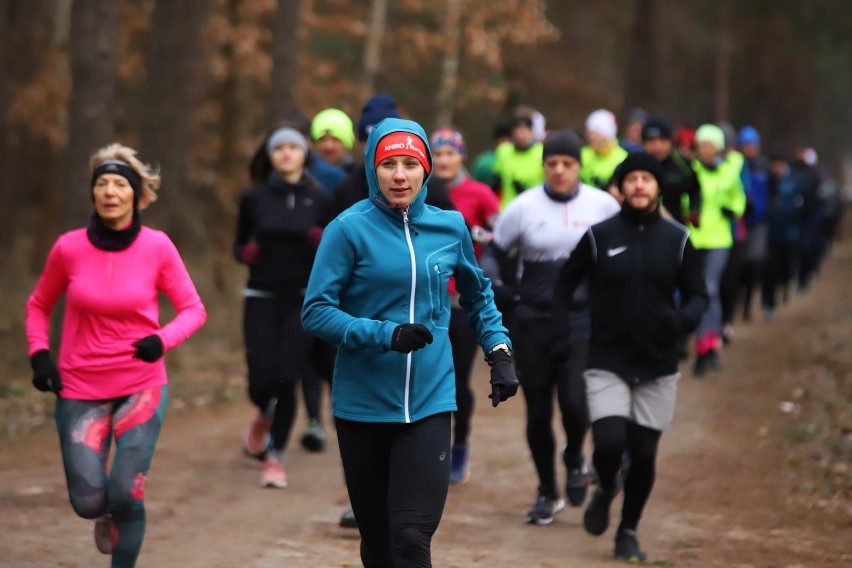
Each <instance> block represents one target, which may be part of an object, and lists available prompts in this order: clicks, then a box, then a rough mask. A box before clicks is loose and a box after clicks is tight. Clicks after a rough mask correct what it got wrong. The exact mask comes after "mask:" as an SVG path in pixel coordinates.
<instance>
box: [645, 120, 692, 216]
mask: <svg viewBox="0 0 852 568" xmlns="http://www.w3.org/2000/svg"><path fill="white" fill-rule="evenodd" d="M642 141H643V143H644V150H645V151H646V152H648V153H650V154H652V155H653V156H654V157H655V158H657V160H659V161H660V164H661V167H662V169H663V177H662V181H663V186H662V204H663V207H664V208H665V210H666V212H668V214H669V215H671V217H672V219H674V220H675V221H677V222H678V223H681V224H683V223H686V222H687V219H688V220H689V222H690V223H692V224H693V225H698V224H699V218H700V216H701V186H699V185H698V178H697V177H696V176H695V172H694V171H693V169H692V167H691V166H690V165H689V161H688V160H687V159H686V158H685V157H683V156H682V155H681V154H680V152H679V151H678V150H676V149H675V148H674V147H673V145H672V127H671V126H670V125H669V123H668V122H667V121H666V120H665V119H664V118H651V119H649V120H648V121H647V122H646V123H645V126H644V127H643V128H642ZM684 203H688V205H687V206H684Z"/></svg>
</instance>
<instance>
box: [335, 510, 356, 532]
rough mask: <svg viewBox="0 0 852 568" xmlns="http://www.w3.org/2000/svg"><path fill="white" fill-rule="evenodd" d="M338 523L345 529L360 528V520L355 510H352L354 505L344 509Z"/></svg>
mask: <svg viewBox="0 0 852 568" xmlns="http://www.w3.org/2000/svg"><path fill="white" fill-rule="evenodd" d="M338 524H339V525H340V526H341V527H343V528H345V529H357V528H358V521H357V520H356V519H355V511H353V510H352V507H349V508H348V509H346V510H345V511H343V514H342V515H340V522H339V523H338Z"/></svg>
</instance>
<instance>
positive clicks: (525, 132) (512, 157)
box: [491, 107, 543, 208]
mask: <svg viewBox="0 0 852 568" xmlns="http://www.w3.org/2000/svg"><path fill="white" fill-rule="evenodd" d="M542 180H543V178H542V174H541V142H539V141H537V140H536V139H535V131H534V130H533V114H532V109H530V108H529V107H520V108H519V109H518V110H517V111H516V113H515V118H514V122H513V123H512V138H511V141H510V142H504V143H503V144H501V145H500V146H498V147H497V158H496V159H495V161H494V177H493V178H492V181H491V189H493V190H494V191H495V192H496V193H497V194H498V195H499V196H500V206H501V207H502V208H505V207H506V205H508V204H509V202H510V201H512V200H513V199H514V198H515V197H516V196H517V195H519V194H521V193H523V192H524V191H526V190H527V189H529V188H531V187H535V186H537V185H539V184H541V182H542Z"/></svg>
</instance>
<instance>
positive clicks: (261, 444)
mask: <svg viewBox="0 0 852 568" xmlns="http://www.w3.org/2000/svg"><path fill="white" fill-rule="evenodd" d="M270 428H272V418H270V417H268V416H266V415H265V414H264V413H262V412H258V413H257V416H255V417H254V419H253V420H252V421H251V423H250V424H249V427H248V431H247V432H246V438H245V441H244V442H243V453H244V454H245V455H247V456H248V457H250V458H254V459H256V460H262V459H264V458H265V457H266V448H267V447H268V445H269V429H270Z"/></svg>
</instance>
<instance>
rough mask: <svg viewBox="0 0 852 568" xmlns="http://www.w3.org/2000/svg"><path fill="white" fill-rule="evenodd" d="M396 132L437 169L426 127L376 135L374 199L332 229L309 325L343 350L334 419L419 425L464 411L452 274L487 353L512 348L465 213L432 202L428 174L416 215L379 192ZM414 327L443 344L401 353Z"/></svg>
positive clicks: (319, 265)
mask: <svg viewBox="0 0 852 568" xmlns="http://www.w3.org/2000/svg"><path fill="white" fill-rule="evenodd" d="M391 132H408V133H410V134H412V135H414V136H418V137H419V138H421V139H422V141H423V144H424V145H425V147H426V149H427V154H428V159H429V163H430V166H431V163H432V152H431V150H430V149H429V142H428V137H427V136H426V133H425V132H424V131H423V129H422V128H421V127H420V125H419V124H417V123H416V122H412V121H410V120H402V119H398V118H388V119H385V120H383V121H381V122H380V123H379V124H377V125H376V126H375V127H374V128H373V129H372V130H371V132H370V134H369V137H368V139H367V146H366V150H365V154H366V155H365V162H364V163H365V165H364V167H365V169H366V173H367V182H368V184H369V186H370V197H369V198H368V199H364V200H362V201H359V202H358V203H356V204H355V205H353V206H352V207H350V208H349V209H347V210H346V211H343V212H342V213H341V214H340V215H338V216H337V218H336V219H334V220H333V221H332V222H331V223H330V224H329V225H328V226H327V227H326V229H325V231H324V232H323V236H322V241H321V242H320V245H319V250H318V251H317V256H316V260H315V261H314V266H313V270H312V271H311V277H310V280H309V281H308V288H307V291H306V294H305V303H304V305H303V307H302V323H303V326H304V329H305V330H306V331H308V332H309V333H312V334H314V335H316V336H318V337H320V338H322V339H324V340H326V341H328V342H329V343H332V344H333V345H336V346H337V347H338V351H337V359H336V361H335V365H334V378H333V381H332V390H331V404H332V413H333V414H334V416H336V417H338V418H342V419H344V420H353V421H358V422H401V423H409V422H415V421H417V420H421V419H423V418H426V417H427V416H431V415H433V414H438V413H440V412H449V411H454V410H456V386H455V375H454V371H453V359H452V347H451V346H450V339H449V323H450V301H449V296H448V293H447V284H448V282H449V279H450V277H451V276H454V277H455V280H456V288H457V290H458V291H459V293H460V294H461V306H462V308H463V309H464V310H465V312H466V313H467V315H468V317H469V319H470V324H471V325H472V326H473V328H474V330H475V333H476V336H477V338H478V341H479V344H480V345H481V346H482V348H483V349H484V350H485V352H486V353H488V352H490V351H491V350H492V349H493V348H494V347H495V346H497V345H498V344H500V343H506V344H509V345H511V344H510V343H509V338H508V334H507V331H506V328H505V327H503V324H502V316H501V314H500V312H499V311H497V308H496V306H495V305H494V294H493V292H492V291H491V282H490V280H488V278H487V277H486V276H485V275H484V274H483V273H482V270H480V268H479V266H478V265H477V263H476V259H475V257H474V254H473V243H472V241H471V239H470V233H469V232H468V229H467V227H466V226H465V223H464V219H463V218H462V216H461V213H459V212H457V211H444V210H441V209H438V208H436V207H432V206H431V205H426V204H425V199H426V191H427V188H426V182H428V179H429V178H428V176H427V177H426V179H425V180H424V185H423V188H422V189H421V190H420V192H419V193H418V194H417V196H416V197H415V198H414V200H413V201H412V202H411V204H410V205H409V206H408V207H407V208H406V209H400V208H394V207H391V206H390V205H389V204H388V202H387V200H386V199H385V198H384V196H383V195H382V194H381V193H380V192H379V186H378V178H377V177H376V171H375V168H374V167H373V162H374V160H375V155H376V145H377V144H378V142H379V141H380V140H381V139H382V138H383V137H384V136H385V135H387V134H389V133H391ZM404 323H419V324H423V325H425V326H426V327H427V328H429V330H430V331H431V332H432V336H433V338H434V341H433V342H432V343H431V344H429V345H427V346H426V347H425V348H423V349H420V350H419V351H414V352H412V353H408V354H404V353H398V352H396V351H393V350H392V349H391V336H392V334H393V331H394V329H395V328H396V327H397V326H398V325H400V324H404Z"/></svg>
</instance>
